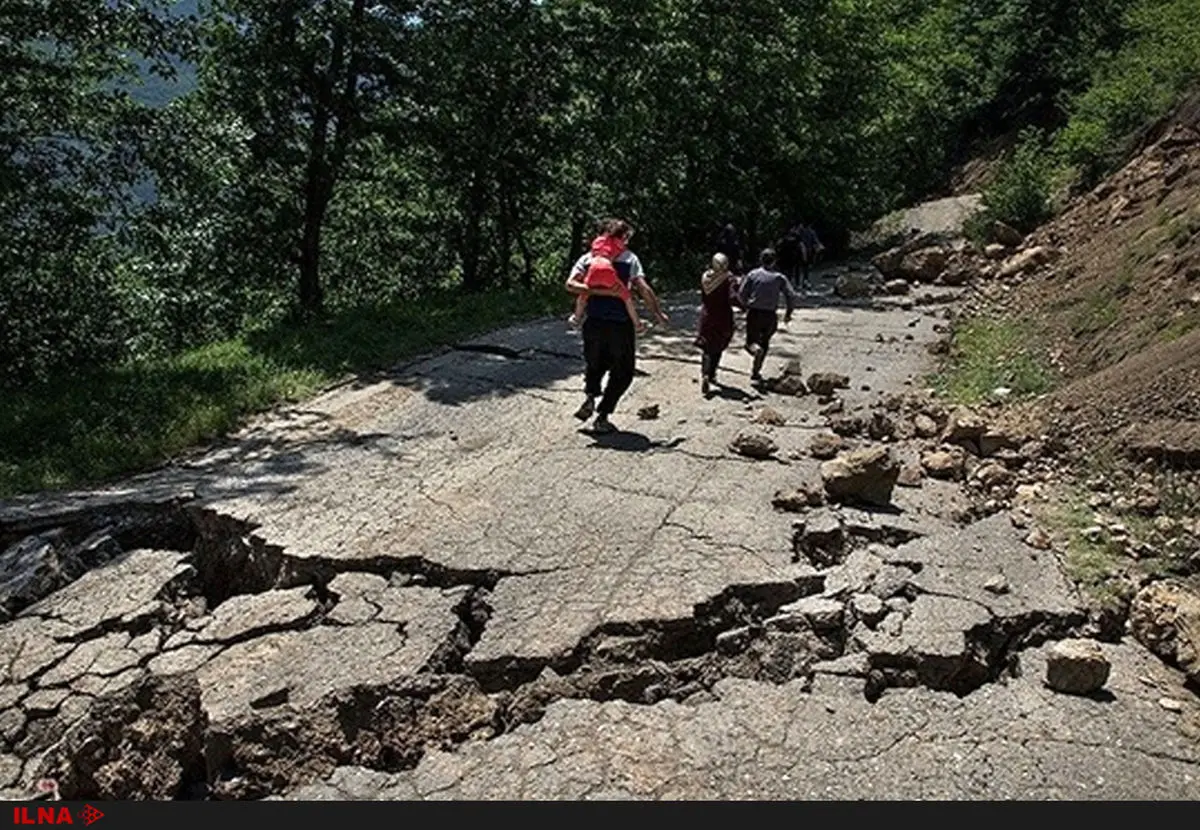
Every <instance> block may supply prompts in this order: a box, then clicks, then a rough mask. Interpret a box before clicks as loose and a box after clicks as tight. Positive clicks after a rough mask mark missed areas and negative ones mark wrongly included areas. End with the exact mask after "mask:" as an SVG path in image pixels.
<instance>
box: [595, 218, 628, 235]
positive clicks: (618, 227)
mask: <svg viewBox="0 0 1200 830" xmlns="http://www.w3.org/2000/svg"><path fill="white" fill-rule="evenodd" d="M600 233H602V234H604V235H606V236H615V237H617V238H622V237H625V236H628V235H629V234H631V233H633V225H630V224H629V223H628V222H626V221H625V220H624V219H605V220H603V221H602V222H601V223H600Z"/></svg>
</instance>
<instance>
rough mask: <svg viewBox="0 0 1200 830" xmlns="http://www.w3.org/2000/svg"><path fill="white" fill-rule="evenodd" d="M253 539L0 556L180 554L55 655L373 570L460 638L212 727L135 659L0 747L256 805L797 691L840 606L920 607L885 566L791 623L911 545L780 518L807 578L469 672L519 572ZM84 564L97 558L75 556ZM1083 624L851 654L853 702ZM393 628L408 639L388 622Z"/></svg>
mask: <svg viewBox="0 0 1200 830" xmlns="http://www.w3.org/2000/svg"><path fill="white" fill-rule="evenodd" d="M822 523H824V525H829V526H828V527H824V525H823V524H822ZM822 528H824V529H822ZM254 531H255V528H254V527H253V526H252V525H250V524H248V523H246V522H243V521H239V520H236V519H234V518H231V517H228V516H224V515H221V514H218V513H215V512H213V511H211V510H207V509H204V508H202V507H199V506H197V505H195V504H189V503H187V502H186V501H184V500H178V499H176V500H170V501H164V502H160V503H156V504H138V505H128V504H125V505H116V506H110V507H108V508H103V509H99V508H97V509H89V510H81V511H76V512H74V513H65V514H57V515H54V516H50V517H47V518H46V519H45V520H44V521H41V522H36V521H35V522H26V523H24V524H23V525H20V526H11V525H10V526H4V527H0V538H4V539H5V540H6V542H7V543H8V548H9V550H12V549H13V548H14V547H20V546H24V548H22V549H23V550H28V549H31V546H35V543H34V542H31V541H30V539H31V538H32V539H36V540H40V541H38V542H37V543H36V544H42V546H43V547H42V550H43V551H44V552H46V556H47V557H48V558H49V559H52V560H53V561H54V562H59V561H65V560H71V561H75V562H78V565H79V566H84V567H99V566H102V565H104V564H106V563H112V562H116V561H118V560H119V559H120V558H121V557H124V556H137V555H138V554H139V553H140V552H144V551H148V550H176V551H180V552H183V553H186V554H187V556H186V559H185V561H186V562H188V563H190V569H188V570H187V571H186V572H185V573H184V574H183V575H182V576H181V577H179V578H176V579H173V580H171V581H170V582H168V583H167V584H166V585H165V586H164V587H163V589H162V591H161V593H160V595H159V597H158V599H159V600H160V601H161V602H162V603H164V604H165V605H166V606H168V609H169V610H166V611H164V610H161V609H160V610H155V611H153V612H152V613H151V612H148V613H146V614H142V615H135V616H134V617H132V618H131V619H123V618H122V619H120V620H117V621H110V622H106V623H105V624H104V625H102V626H99V627H97V628H96V629H94V630H89V631H86V632H84V633H83V635H82V636H80V637H77V638H76V639H75V640H73V641H72V642H79V641H83V640H85V639H93V638H99V637H102V636H105V635H107V634H110V633H113V632H114V631H116V630H121V631H124V632H126V633H128V634H129V635H131V636H138V635H142V634H145V633H147V632H148V631H150V630H151V629H155V628H157V629H159V630H161V631H162V632H163V635H164V636H163V643H164V644H165V645H164V647H163V650H162V651H160V652H158V653H159V654H162V653H167V652H169V651H170V650H171V648H174V649H176V650H178V649H179V648H182V647H181V646H174V647H170V646H169V642H170V639H169V638H170V637H171V635H175V634H178V633H180V632H184V631H186V630H187V629H188V628H189V625H190V624H193V623H194V622H195V621H197V620H202V619H205V618H209V617H211V615H212V614H213V613H214V612H215V611H216V610H217V609H219V608H221V607H222V605H224V604H225V603H227V602H229V601H230V600H232V599H233V598H235V597H241V596H246V595H255V594H263V593H265V592H270V591H280V592H283V591H289V590H293V589H297V590H300V589H304V588H307V589H308V591H307V596H309V597H311V598H312V599H313V600H314V601H315V607H314V608H313V609H312V610H311V611H309V612H306V613H304V614H302V615H298V616H295V617H292V618H288V619H284V620H280V621H277V622H273V623H264V624H262V625H258V626H257V627H254V628H252V629H248V630H246V631H243V632H241V633H239V634H238V635H236V636H233V637H230V638H227V639H225V640H222V641H221V643H220V645H219V647H221V648H229V647H231V646H232V645H234V644H237V643H243V642H248V641H250V640H252V639H254V638H257V637H262V636H265V635H268V634H272V633H280V632H289V631H291V632H297V631H306V630H312V629H314V628H316V627H320V626H325V625H338V624H341V623H338V622H337V621H336V620H334V619H333V617H332V615H333V613H334V612H335V610H336V609H337V608H338V607H339V604H340V603H342V602H343V600H344V597H342V596H341V595H340V594H339V593H338V591H337V590H336V589H335V588H334V587H331V586H332V585H333V584H334V583H335V582H336V580H337V578H338V577H339V576H341V575H345V574H364V575H365V574H370V575H373V576H374V577H378V578H380V579H382V580H386V582H387V584H389V585H393V586H406V587H424V588H431V589H443V590H454V591H459V592H460V594H459V595H458V597H457V599H456V600H455V602H454V605H453V614H454V615H455V617H456V619H457V624H456V625H454V626H453V627H452V630H451V631H450V632H449V633H448V634H447V635H446V636H445V638H444V641H443V642H441V644H440V646H439V647H438V648H437V649H436V650H435V651H434V652H433V654H432V656H430V657H429V659H428V660H427V661H426V662H425V664H424V666H423V667H422V668H421V670H420V671H419V672H418V673H417V674H416V675H413V676H409V677H405V678H401V679H397V680H394V681H390V682H383V683H372V684H366V685H357V686H353V687H349V688H341V689H337V690H336V691H334V692H332V693H329V694H326V695H324V696H323V697H321V698H320V699H319V700H317V701H315V702H314V703H310V704H308V705H305V706H300V705H297V704H296V703H294V702H293V701H291V700H290V699H289V696H288V694H287V691H286V689H284V690H278V689H276V690H272V689H266V690H264V691H263V693H262V694H261V695H260V696H258V697H256V698H254V699H253V700H251V701H250V706H249V709H250V711H248V712H246V713H243V714H242V715H239V716H237V717H233V718H229V719H225V720H222V721H221V722H220V723H210V722H209V719H208V715H207V714H206V712H205V710H204V708H203V707H202V705H201V690H200V686H199V683H198V680H197V678H196V676H195V673H194V672H193V673H190V674H189V673H188V672H186V671H185V672H181V673H178V674H174V675H158V674H153V673H146V672H145V669H146V666H147V664H148V663H149V662H150V659H151V657H152V656H153V655H152V656H151V657H147V658H146V659H143V660H141V662H140V663H139V664H138V666H137V668H138V670H139V671H142V672H143V675H142V676H140V677H139V679H138V680H137V681H136V682H134V683H132V684H131V685H130V686H128V687H127V688H124V689H121V690H119V691H117V692H115V693H107V692H103V693H97V694H96V695H95V696H94V697H92V698H90V701H91V705H90V706H89V707H88V709H87V711H86V712H85V713H82V714H81V715H78V716H77V718H76V719H75V720H73V721H72V720H68V719H66V718H65V717H60V716H59V713H57V712H55V711H48V712H47V713H45V715H44V716H43V717H30V718H29V720H28V722H27V723H26V724H25V725H24V726H23V728H22V729H21V730H20V732H19V733H17V734H16V735H15V736H13V737H12V738H11V739H6V740H5V744H6V746H5V747H4V751H5V752H9V753H13V754H16V755H18V756H19V757H22V758H26V759H33V760H32V761H31V764H30V765H28V767H29V769H28V770H27V772H28V771H32V772H34V773H35V774H36V775H38V776H41V777H54V778H55V779H56V780H58V781H59V786H60V792H61V793H62V794H63V797H65V798H146V797H151V798H222V799H229V798H237V799H245V798H261V797H265V796H268V795H272V794H277V793H279V792H282V791H284V790H286V789H288V788H289V787H293V786H296V785H299V784H302V783H307V782H311V781H315V780H318V779H319V778H321V777H322V776H325V775H327V774H329V773H330V772H332V770H333V769H334V768H335V767H337V766H340V765H358V766H363V767H368V768H373V769H378V770H384V771H399V770H404V769H410V768H412V767H413V766H415V765H416V764H417V763H418V762H419V761H420V759H421V758H422V757H423V756H424V754H425V753H426V752H427V751H428V750H429V749H430V748H431V747H442V748H447V749H452V748H454V747H456V746H458V745H460V744H461V743H463V742H465V741H471V740H487V739H492V738H495V737H497V736H499V735H502V734H504V733H506V732H508V731H510V730H512V729H514V728H516V727H517V726H519V725H521V724H526V723H532V722H535V721H537V720H538V719H540V718H541V717H542V715H543V714H544V712H545V711H546V708H547V707H548V706H549V705H551V704H552V703H553V702H555V701H557V700H563V699H568V698H577V699H587V700H593V701H608V700H622V701H626V702H630V703H635V704H654V703H657V702H659V701H664V700H674V701H677V702H680V703H685V704H694V703H700V702H704V701H706V700H712V699H714V697H713V690H714V687H715V686H716V685H717V683H718V682H719V681H721V680H722V679H724V678H744V679H751V680H757V681H762V682H769V683H786V682H789V681H795V680H799V681H801V682H802V683H806V684H807V683H811V682H812V680H813V677H814V666H816V665H817V664H820V663H822V662H828V661H834V660H837V659H838V658H842V657H844V656H847V655H850V654H854V653H861V649H859V648H858V647H857V646H856V645H855V644H854V637H853V635H854V632H855V631H856V630H861V627H862V624H863V620H864V616H863V614H864V612H862V611H856V610H854V605H853V603H852V602H850V601H849V600H850V596H849V594H851V593H853V592H854V591H863V590H867V589H868V588H870V589H873V590H875V591H876V593H877V594H879V595H880V596H879V599H880V600H882V601H886V600H890V599H895V598H899V599H903V600H904V601H906V602H909V603H912V602H916V601H920V598H921V592H919V591H917V590H915V589H914V588H913V586H912V585H911V583H910V582H908V581H907V579H906V577H905V574H907V575H908V576H909V577H911V576H912V575H914V574H915V573H916V572H917V571H918V570H919V569H920V566H919V564H917V563H911V564H910V566H909V567H907V568H905V567H904V566H902V565H899V564H895V563H893V567H892V572H891V578H892V582H891V583H889V584H888V585H886V586H883V585H881V584H879V580H880V579H882V577H878V578H875V580H874V581H872V582H871V584H870V585H854V586H849V587H848V588H847V589H846V591H843V592H841V593H838V592H837V591H834V595H835V597H836V600H829V601H830V602H834V603H835V605H836V606H837V607H838V608H839V609H840V610H838V613H837V615H836V620H835V622H834V623H833V624H830V620H829V619H828V618H827V617H828V615H827V614H825V615H824V616H822V614H823V613H824V612H821V613H816V614H814V613H813V612H812V611H811V610H808V611H805V610H803V608H802V605H803V603H802V602H799V601H802V600H805V599H806V598H812V599H819V596H820V595H821V594H823V593H824V594H826V595H828V594H829V593H830V590H829V589H830V586H829V584H828V577H829V575H830V574H832V573H835V572H836V570H837V568H838V566H839V565H840V564H841V563H843V562H844V561H845V560H846V558H847V556H848V555H850V554H851V553H853V552H855V551H861V550H863V549H864V546H869V545H884V546H886V547H890V548H896V547H899V546H901V545H903V544H905V543H907V542H909V541H911V540H913V539H915V538H918V537H919V536H920V533H919V532H917V531H915V530H912V529H908V528H904V527H901V526H899V525H894V524H888V523H887V522H886V521H885V522H884V523H882V524H879V523H871V522H862V521H858V520H856V519H854V518H851V519H849V520H847V519H845V518H843V517H835V518H834V521H832V522H830V521H829V517H828V516H824V517H816V518H812V517H810V519H809V520H806V521H805V522H800V523H797V531H796V534H795V537H794V539H793V544H794V547H795V550H796V555H797V558H799V557H801V556H804V557H806V558H809V559H810V560H812V561H813V563H814V564H818V565H819V566H823V567H824V568H825V570H824V572H820V571H818V572H816V573H813V574H809V575H806V576H802V577H799V578H796V579H793V580H779V581H776V582H770V583H764V584H752V585H740V586H731V587H729V588H727V589H726V590H725V591H723V592H722V593H721V594H720V595H719V596H717V597H714V598H712V599H710V600H709V601H707V602H703V603H700V604H698V605H697V606H695V608H694V611H693V614H692V616H690V617H687V618H684V619H674V620H645V621H641V622H634V623H621V624H616V623H610V624H605V625H602V626H600V627H599V628H597V629H595V630H594V631H592V632H591V633H590V634H588V635H587V636H585V637H583V638H582V639H581V640H580V642H579V643H578V644H577V645H576V646H575V648H573V649H572V650H570V652H569V653H566V654H563V655H561V656H559V657H557V658H552V659H550V658H548V659H543V660H530V659H517V658H510V659H506V660H500V661H493V662H486V663H472V662H471V661H470V660H469V659H468V658H469V655H470V653H471V651H472V650H473V648H474V647H475V645H476V644H477V643H478V642H479V641H480V639H481V637H482V636H483V634H484V632H485V630H486V627H487V624H488V621H489V618H490V615H491V608H490V606H489V604H488V603H489V597H490V593H491V591H492V590H493V589H494V588H495V587H496V585H497V584H498V583H499V582H500V581H501V580H502V579H504V578H506V577H509V576H515V575H517V574H510V573H507V572H503V571H498V570H477V571H476V570H459V569H452V568H447V567H444V566H441V565H439V564H437V563H434V562H430V561H428V560H426V559H424V558H422V557H415V556H385V557H376V558H372V559H366V560H348V561H338V560H331V559H322V558H315V557H313V558H308V557H297V556H294V555H290V554H287V553H285V552H284V551H283V550H282V549H281V548H279V547H278V546H274V545H271V544H269V543H267V542H265V541H264V540H262V539H261V538H260V537H258V536H257V535H256V534H255V532H254ZM23 534H27V535H23ZM95 550H100V551H103V554H102V555H91V554H90V553H89V552H90V551H95ZM6 556H7V551H6ZM72 557H74V559H73V560H72ZM81 575H82V574H81V573H78V572H76V571H69V570H65V569H59V570H58V571H55V572H54V573H53V574H52V577H53V578H48V579H43V580H42V581H41V582H38V583H37V584H36V586H35V587H36V589H37V590H32V591H30V590H27V591H26V592H25V594H24V595H23V597H22V599H21V602H22V603H24V605H22V606H21V607H22V608H27V607H28V606H30V605H33V604H34V603H36V602H37V601H38V600H39V599H41V598H43V597H44V596H47V595H48V594H49V593H52V592H53V591H54V590H58V589H61V588H62V587H64V586H65V585H66V584H69V583H70V581H72V580H73V579H78V578H79V576H81ZM39 593H40V594H41V595H40V596H39V595H38V594H39ZM789 608H791V609H792V610H789ZM872 622H873V623H878V620H872ZM1080 622H1082V620H1081V619H1080V618H1078V615H1050V614H1040V615H1039V614H1033V615H1025V616H1023V617H1017V618H1007V619H1001V618H996V617H993V618H992V619H991V620H990V621H989V623H988V624H986V625H982V626H977V627H975V628H974V629H972V630H970V631H968V632H966V640H967V643H968V648H967V649H966V650H965V651H964V653H963V654H960V655H948V656H947V655H941V656H939V655H922V654H913V653H904V654H899V655H895V654H886V653H874V652H869V651H868V652H867V653H866V654H865V657H866V665H867V669H866V672H865V676H864V677H862V678H861V680H862V682H863V683H864V694H865V695H866V697H867V699H868V700H878V699H879V697H880V696H881V695H882V694H883V693H884V692H885V691H886V690H887V689H888V688H894V687H901V686H925V687H928V688H931V689H937V690H943V691H950V692H954V693H956V694H959V695H965V694H969V693H970V692H972V691H974V690H975V689H977V688H979V687H980V686H982V685H983V684H985V683H989V682H995V681H997V680H1000V679H1002V678H1003V677H1004V676H1005V675H1006V674H1008V673H1011V671H1012V670H1013V668H1014V661H1013V658H1012V655H1013V654H1015V653H1016V652H1017V651H1019V650H1020V649H1022V648H1026V647H1030V646H1033V645H1037V644H1039V643H1042V642H1045V641H1046V640H1048V639H1053V638H1055V637H1059V636H1063V635H1064V634H1066V633H1069V632H1070V631H1071V630H1072V628H1073V627H1075V626H1077V625H1078V624H1079V623H1080ZM872 627H873V626H872ZM394 632H395V633H394V636H397V637H400V638H403V637H405V636H407V634H406V632H405V629H404V626H403V625H400V626H397V627H396V629H395V630H394ZM353 658H354V655H346V659H353ZM64 659H66V656H65V655H64V656H63V657H62V658H60V659H59V660H58V661H57V662H55V663H53V664H52V665H51V666H50V667H48V669H47V670H46V671H48V670H49V669H52V668H53V667H54V666H57V665H58V664H59V663H60V662H61V661H62V660H64ZM44 674H45V671H43V672H41V673H40V674H39V675H35V676H33V677H31V678H29V679H28V683H29V692H28V694H27V695H26V696H25V697H26V698H28V697H29V695H31V694H34V693H36V692H38V691H41V690H43V689H44V688H47V687H43V686H41V685H40V682H39V681H40V677H41V676H44ZM55 688H56V687H55Z"/></svg>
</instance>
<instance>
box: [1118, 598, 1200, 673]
mask: <svg viewBox="0 0 1200 830" xmlns="http://www.w3.org/2000/svg"><path fill="white" fill-rule="evenodd" d="M1129 626H1130V628H1131V630H1132V632H1133V636H1134V638H1135V639H1136V640H1137V641H1138V642H1139V643H1141V644H1142V645H1144V646H1145V647H1146V648H1148V649H1150V651H1152V652H1154V653H1155V654H1157V655H1158V656H1159V657H1161V658H1162V659H1163V660H1166V661H1167V662H1168V663H1171V664H1172V665H1175V666H1178V667H1179V668H1180V669H1182V670H1183V671H1184V672H1185V673H1186V674H1187V676H1188V679H1189V680H1190V681H1191V682H1193V683H1200V594H1197V593H1196V592H1195V591H1193V590H1191V589H1190V588H1188V587H1187V586H1185V585H1183V584H1181V583H1178V582H1174V581H1165V582H1155V583H1153V584H1151V585H1147V586H1146V587H1145V588H1143V589H1142V590H1141V591H1140V592H1139V593H1138V594H1137V596H1135V597H1134V599H1133V605H1132V607H1131V608H1130V611H1129Z"/></svg>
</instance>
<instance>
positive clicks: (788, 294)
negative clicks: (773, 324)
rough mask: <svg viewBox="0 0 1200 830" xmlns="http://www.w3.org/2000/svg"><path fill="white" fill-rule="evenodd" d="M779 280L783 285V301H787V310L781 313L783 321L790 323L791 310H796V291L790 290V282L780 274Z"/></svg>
mask: <svg viewBox="0 0 1200 830" xmlns="http://www.w3.org/2000/svg"><path fill="white" fill-rule="evenodd" d="M779 282H780V284H782V285H783V301H784V302H785V303H787V312H786V313H785V314H784V315H783V322H785V323H790V322H791V321H792V312H793V311H795V310H796V292H795V291H793V290H792V283H791V282H790V281H789V280H788V278H787V277H785V276H783V275H782V274H780V275H779Z"/></svg>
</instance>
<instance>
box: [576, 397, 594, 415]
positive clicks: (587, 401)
mask: <svg viewBox="0 0 1200 830" xmlns="http://www.w3.org/2000/svg"><path fill="white" fill-rule="evenodd" d="M595 411H596V400H595V398H592V397H591V396H588V397H586V398H584V399H583V403H582V404H580V406H579V409H577V410H575V417H576V418H578V419H579V420H581V421H586V420H587V419H588V418H590V417H592V413H593V412H595Z"/></svg>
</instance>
